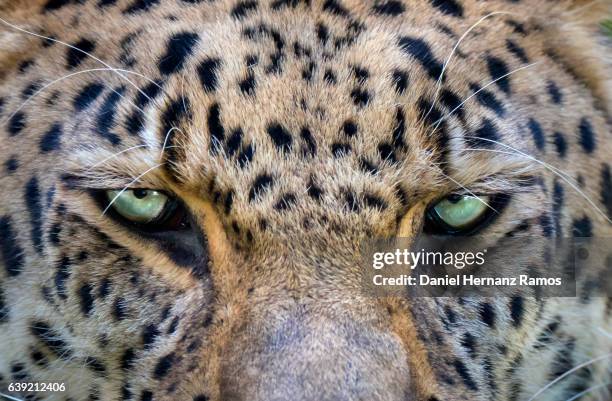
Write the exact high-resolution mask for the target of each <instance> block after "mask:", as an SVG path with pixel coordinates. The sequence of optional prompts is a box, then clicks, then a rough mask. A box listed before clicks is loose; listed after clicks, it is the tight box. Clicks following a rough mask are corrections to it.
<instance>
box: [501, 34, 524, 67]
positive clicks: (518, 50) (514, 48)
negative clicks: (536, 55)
mask: <svg viewBox="0 0 612 401" xmlns="http://www.w3.org/2000/svg"><path fill="white" fill-rule="evenodd" d="M506 49H508V51H509V52H510V53H512V54H514V55H515V56H516V58H518V59H519V60H520V61H522V62H523V63H524V64H527V63H529V58H528V57H527V53H525V50H524V49H523V48H522V47H521V46H519V45H518V44H516V42H514V41H513V40H511V39H508V40H506Z"/></svg>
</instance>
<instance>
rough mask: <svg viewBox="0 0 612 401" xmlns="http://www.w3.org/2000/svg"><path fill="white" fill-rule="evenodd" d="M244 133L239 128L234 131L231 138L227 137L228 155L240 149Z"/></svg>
mask: <svg viewBox="0 0 612 401" xmlns="http://www.w3.org/2000/svg"><path fill="white" fill-rule="evenodd" d="M243 135H244V133H243V132H242V129H240V128H237V129H235V130H234V132H232V134H231V135H230V136H229V138H227V146H226V151H227V155H228V156H230V157H231V156H233V155H234V153H236V152H237V151H238V149H240V145H241V144H242V136H243Z"/></svg>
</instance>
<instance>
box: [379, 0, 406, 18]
mask: <svg viewBox="0 0 612 401" xmlns="http://www.w3.org/2000/svg"><path fill="white" fill-rule="evenodd" d="M372 10H373V11H374V12H375V13H376V14H381V15H391V16H393V17H395V16H398V15H400V14H402V13H403V12H404V11H405V8H404V5H403V4H402V2H401V1H397V0H386V1H379V2H377V4H375V5H374V6H373V7H372Z"/></svg>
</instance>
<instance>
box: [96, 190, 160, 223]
mask: <svg viewBox="0 0 612 401" xmlns="http://www.w3.org/2000/svg"><path fill="white" fill-rule="evenodd" d="M106 197H107V199H108V201H109V202H113V204H112V207H113V208H114V209H115V211H116V212H117V213H119V214H120V215H121V216H123V217H124V218H126V219H127V220H130V221H132V222H135V223H140V224H148V223H151V222H155V221H158V220H159V219H160V218H161V217H162V216H163V215H164V212H165V210H166V206H167V204H168V196H166V195H164V194H163V193H161V192H158V191H154V190H150V189H130V190H125V191H123V192H121V191H118V190H109V191H106Z"/></svg>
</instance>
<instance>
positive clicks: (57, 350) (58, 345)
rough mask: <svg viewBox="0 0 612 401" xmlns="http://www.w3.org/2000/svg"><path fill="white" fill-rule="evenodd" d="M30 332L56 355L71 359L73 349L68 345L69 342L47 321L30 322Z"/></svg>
mask: <svg viewBox="0 0 612 401" xmlns="http://www.w3.org/2000/svg"><path fill="white" fill-rule="evenodd" d="M30 333H32V335H33V336H34V337H36V338H37V339H38V340H39V341H40V342H42V343H43V344H44V345H45V346H47V348H49V350H50V351H51V352H53V354H54V355H55V356H56V357H58V358H62V359H69V358H70V357H71V356H72V350H71V349H70V347H68V344H67V343H66V342H65V341H64V340H63V339H62V338H61V336H60V335H59V333H58V332H56V331H55V330H53V329H52V328H51V327H50V326H49V325H48V324H47V323H45V322H43V321H33V322H32V323H31V324H30Z"/></svg>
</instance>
